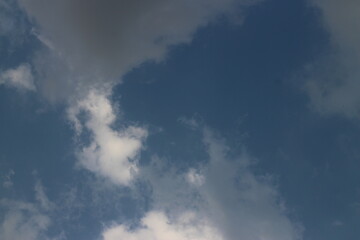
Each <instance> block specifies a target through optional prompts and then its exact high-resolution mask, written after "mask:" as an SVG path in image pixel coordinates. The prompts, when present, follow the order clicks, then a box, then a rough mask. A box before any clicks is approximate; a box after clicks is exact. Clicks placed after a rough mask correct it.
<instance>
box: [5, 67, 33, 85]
mask: <svg viewBox="0 0 360 240" xmlns="http://www.w3.org/2000/svg"><path fill="white" fill-rule="evenodd" d="M0 84H5V85H8V86H11V87H15V88H17V89H24V90H29V91H35V90H36V87H35V84H34V79H33V75H32V72H31V68H30V65H28V64H21V65H20V66H18V67H17V68H14V69H8V70H6V71H3V72H1V73H0Z"/></svg>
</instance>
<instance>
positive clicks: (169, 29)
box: [19, 0, 259, 98]
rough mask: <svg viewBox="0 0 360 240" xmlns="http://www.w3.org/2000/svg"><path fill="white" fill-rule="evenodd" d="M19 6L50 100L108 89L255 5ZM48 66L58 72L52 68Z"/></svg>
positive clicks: (83, 1) (238, 0) (29, 0)
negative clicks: (39, 46)
mask: <svg viewBox="0 0 360 240" xmlns="http://www.w3.org/2000/svg"><path fill="white" fill-rule="evenodd" d="M19 1H20V5H21V7H22V9H24V11H25V12H26V13H27V14H28V16H29V18H30V19H31V21H32V22H33V23H34V24H35V28H34V30H33V33H34V34H35V35H36V36H37V37H38V39H39V40H40V41H41V42H43V43H44V45H45V46H46V48H47V49H46V48H45V49H43V50H41V51H39V53H38V54H37V55H36V57H35V59H34V60H33V64H34V65H36V66H35V67H34V68H35V69H37V72H38V76H39V78H40V80H39V81H40V83H41V84H40V85H41V86H43V89H42V90H44V91H45V93H46V92H48V93H49V94H48V95H50V96H51V97H52V98H54V96H56V95H60V97H64V96H62V95H63V94H64V92H67V95H68V93H69V92H72V91H74V89H76V91H82V90H83V89H85V90H86V88H88V87H89V86H90V87H94V85H96V84H98V83H99V82H102V84H103V83H105V84H108V85H110V87H111V85H113V84H116V83H118V82H120V81H121V80H120V79H121V76H123V75H124V74H125V73H126V72H128V71H130V70H131V69H133V68H134V67H136V66H139V65H140V64H141V63H143V62H146V61H156V62H159V61H162V60H164V58H165V57H166V52H167V50H168V47H169V46H174V45H177V44H182V43H189V42H190V41H191V39H192V37H193V34H194V33H195V31H196V30H197V29H198V28H199V27H201V26H205V25H207V24H208V23H209V22H211V21H213V20H215V19H216V18H217V17H218V16H221V15H227V16H229V15H235V14H239V8H240V7H244V6H246V5H250V4H253V3H255V2H259V1H248V0H196V1H194V0H183V1H178V0H154V1H148V0H122V1H118V0H102V1H99V0H64V1H57V0H49V1H44V0H19ZM44 59H45V60H44ZM52 63H55V65H56V66H60V67H56V68H55V69H54V67H53V66H52V65H53V64H52ZM49 65H50V66H49ZM41 86H40V87H41ZM54 89H56V90H54Z"/></svg>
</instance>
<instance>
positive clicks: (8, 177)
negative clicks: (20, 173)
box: [2, 169, 15, 188]
mask: <svg viewBox="0 0 360 240" xmlns="http://www.w3.org/2000/svg"><path fill="white" fill-rule="evenodd" d="M14 175H15V172H14V170H12V169H10V170H9V171H8V172H7V173H6V174H5V175H4V176H3V177H2V178H3V184H2V185H3V187H4V188H11V187H12V186H14V182H13V179H12V178H13V176H14Z"/></svg>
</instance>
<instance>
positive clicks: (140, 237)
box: [103, 211, 223, 240]
mask: <svg viewBox="0 0 360 240" xmlns="http://www.w3.org/2000/svg"><path fill="white" fill-rule="evenodd" d="M141 225H142V226H141V227H140V228H137V229H135V230H130V229H128V228H126V227H124V226H122V225H120V226H115V227H112V228H109V229H107V230H106V231H105V232H104V233H103V239H104V240H117V239H129V240H144V239H147V240H169V239H171V240H223V238H222V237H221V235H220V234H219V233H218V232H217V231H216V230H215V229H214V228H212V227H211V226H210V225H209V223H207V222H205V221H204V220H202V219H198V218H197V216H196V214H194V213H193V212H187V213H184V214H182V215H181V216H179V217H178V218H175V219H169V218H168V217H167V216H166V214H164V213H163V212H156V211H153V212H149V213H148V214H146V216H145V217H144V218H143V219H142V220H141Z"/></svg>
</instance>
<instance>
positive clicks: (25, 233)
mask: <svg viewBox="0 0 360 240" xmlns="http://www.w3.org/2000/svg"><path fill="white" fill-rule="evenodd" d="M35 197H36V199H37V201H36V202H35V203H30V202H24V201H16V200H10V199H4V198H3V199H0V209H1V211H2V212H3V211H4V210H5V211H4V212H3V213H4V214H3V215H2V216H1V217H0V239H3V240H14V239H16V240H38V239H44V238H46V237H45V232H46V230H47V229H48V227H49V226H50V224H51V220H50V218H49V216H48V214H47V213H48V211H49V210H50V205H51V204H52V203H51V202H50V201H49V199H48V198H47V196H46V195H45V193H44V190H43V187H42V185H41V183H40V182H37V184H36V186H35Z"/></svg>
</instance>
